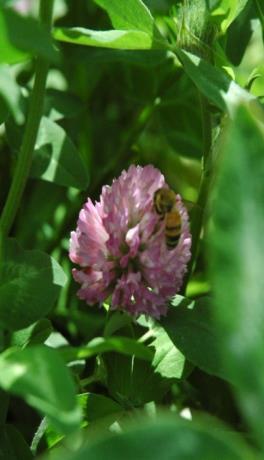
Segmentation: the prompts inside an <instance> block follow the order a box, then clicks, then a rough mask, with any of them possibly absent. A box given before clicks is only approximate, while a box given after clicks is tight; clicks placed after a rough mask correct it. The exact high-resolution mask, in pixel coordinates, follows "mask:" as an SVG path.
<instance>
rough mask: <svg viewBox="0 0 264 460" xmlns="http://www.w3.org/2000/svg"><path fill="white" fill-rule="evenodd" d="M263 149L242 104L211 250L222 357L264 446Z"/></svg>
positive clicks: (224, 165)
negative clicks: (263, 423) (263, 427)
mask: <svg viewBox="0 0 264 460" xmlns="http://www.w3.org/2000/svg"><path fill="white" fill-rule="evenodd" d="M258 115H259V114H258ZM263 150H264V134H263V125H262V126H261V125H260V124H259V123H258V122H257V121H256V119H255V118H254V115H253V114H252V113H250V112H249V111H248V110H247V109H246V108H245V107H243V106H242V107H240V108H239V109H238V110H237V113H236V115H235V118H234V121H233V122H232V123H231V124H230V126H229V129H228V131H227V133H226V136H225V141H224V144H223V148H222V157H221V158H220V162H219V171H218V180H217V183H216V190H215V200H214V208H213V219H214V220H213V230H212V234H211V245H210V248H211V278H212V282H213V288H214V293H215V306H216V324H217V327H218V329H219V335H220V336H221V338H222V340H221V345H222V351H223V354H222V359H223V361H224V362H225V366H227V368H228V370H229V373H230V375H231V376H232V380H233V381H234V382H235V383H236V385H237V387H238V389H239V390H240V400H241V404H242V407H243V408H244V411H245V414H246V415H247V416H248V419H249V421H250V422H251V424H252V425H253V427H254V428H255V430H256V432H257V433H258V435H259V440H260V442H261V443H262V445H263V447H264V443H263V430H262V422H263V411H264V381H263V375H264V309H263V292H264V278H263V266H264V239H263V234H264V214H263V202H264V181H263V177H264V156H263Z"/></svg>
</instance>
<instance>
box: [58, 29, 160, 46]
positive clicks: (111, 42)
mask: <svg viewBox="0 0 264 460" xmlns="http://www.w3.org/2000/svg"><path fill="white" fill-rule="evenodd" d="M53 36H54V38H55V39H56V40H59V41H62V42H67V43H74V44H75V45H86V46H97V47H101V48H114V49H121V50H145V49H150V48H152V38H151V36H150V35H148V34H147V33H146V32H142V31H140V30H104V31H97V30H91V29H84V28H82V27H72V28H55V29H54V30H53Z"/></svg>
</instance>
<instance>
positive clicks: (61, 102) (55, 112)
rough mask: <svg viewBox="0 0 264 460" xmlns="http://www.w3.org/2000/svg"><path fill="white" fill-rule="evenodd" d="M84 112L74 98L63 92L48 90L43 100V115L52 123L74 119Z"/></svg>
mask: <svg viewBox="0 0 264 460" xmlns="http://www.w3.org/2000/svg"><path fill="white" fill-rule="evenodd" d="M83 110H84V107H83V104H82V102H81V101H80V99H78V98H77V97H76V96H74V95H73V94H69V93H67V92H65V91H59V90H57V89H52V88H48V89H47V90H46V94H45V100H44V114H45V115H46V117H47V118H49V119H50V120H52V121H57V120H61V119H63V118H75V117H76V116H78V115H79V114H80V113H81V112H82V111H83Z"/></svg>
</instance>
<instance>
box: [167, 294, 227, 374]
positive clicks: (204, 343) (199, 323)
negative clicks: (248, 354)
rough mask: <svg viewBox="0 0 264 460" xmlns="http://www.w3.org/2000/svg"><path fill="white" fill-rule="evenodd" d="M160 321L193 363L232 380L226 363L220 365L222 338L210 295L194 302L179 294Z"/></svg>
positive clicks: (176, 344) (206, 370)
mask: <svg viewBox="0 0 264 460" xmlns="http://www.w3.org/2000/svg"><path fill="white" fill-rule="evenodd" d="M160 323H161V325H162V327H163V328H164V329H165V331H166V332H167V334H168V335H169V337H170V339H171V340H172V342H173V343H174V344H175V346H176V347H177V348H178V349H179V350H180V351H181V352H182V353H183V354H184V356H185V357H186V358H187V359H188V360H189V361H190V362H191V363H193V364H194V365H195V366H198V367H199V368H200V369H202V370H204V371H205V372H207V373H208V374H213V375H217V376H219V377H222V378H224V379H227V380H229V379H230V378H229V374H228V373H227V372H226V370H225V368H224V366H223V365H220V356H219V353H220V351H219V347H220V340H219V338H218V335H217V332H218V331H217V328H216V326H215V324H214V322H213V320H212V305H211V300H210V299H209V298H206V297H201V298H200V299H197V300H196V301H195V302H194V301H192V300H189V299H185V298H184V297H181V296H176V297H175V299H174V301H172V303H171V308H170V309H169V313H168V315H167V317H166V318H163V319H162V320H161V321H160Z"/></svg>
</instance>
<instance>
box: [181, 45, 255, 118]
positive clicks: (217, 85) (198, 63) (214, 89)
mask: <svg viewBox="0 0 264 460" xmlns="http://www.w3.org/2000/svg"><path fill="white" fill-rule="evenodd" d="M177 56H178V57H179V59H180V61H181V62H182V65H183V68H184V70H185V72H186V73H187V75H188V76H189V77H190V78H191V80H192V81H193V82H194V84H195V85H196V86H197V88H198V89H199V91H201V93H203V94H204V95H205V96H206V97H207V98H208V99H209V100H210V101H211V102H213V103H214V104H215V105H216V106H217V107H218V108H219V109H221V110H224V111H226V110H227V111H228V112H229V114H230V115H232V114H233V113H234V110H235V107H236V106H237V105H239V104H240V103H242V102H244V103H246V104H250V103H252V102H253V101H256V98H255V97H254V96H252V95H251V94H250V93H248V92H247V91H246V90H244V89H243V88H241V87H240V86H239V85H238V84H237V83H235V82H234V81H233V80H231V79H230V78H229V77H228V75H227V74H226V73H225V72H224V71H221V70H219V69H217V68H215V67H213V66H212V65H211V64H209V63H208V62H206V61H205V60H204V59H202V58H200V57H198V56H196V55H194V54H191V53H189V52H187V51H184V50H180V49H178V50H177Z"/></svg>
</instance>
